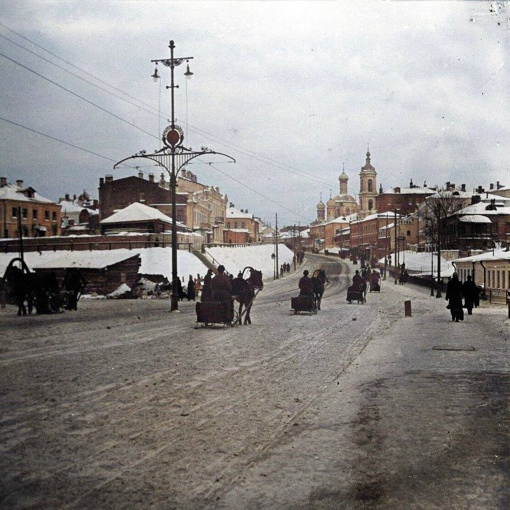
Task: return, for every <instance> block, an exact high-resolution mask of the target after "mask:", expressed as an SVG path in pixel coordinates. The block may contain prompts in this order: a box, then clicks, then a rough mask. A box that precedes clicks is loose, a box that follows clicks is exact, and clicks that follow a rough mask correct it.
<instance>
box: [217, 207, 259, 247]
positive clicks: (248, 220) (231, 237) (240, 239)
mask: <svg viewBox="0 0 510 510" xmlns="http://www.w3.org/2000/svg"><path fill="white" fill-rule="evenodd" d="M259 227H260V221H259V220H258V219H256V218H255V217H254V216H253V214H250V213H249V212H248V209H246V210H244V209H241V210H239V209H236V208H235V207H234V204H230V205H229V207H228V208H227V214H226V221H225V230H224V242H225V243H232V244H237V243H256V242H259V241H260V234H259Z"/></svg>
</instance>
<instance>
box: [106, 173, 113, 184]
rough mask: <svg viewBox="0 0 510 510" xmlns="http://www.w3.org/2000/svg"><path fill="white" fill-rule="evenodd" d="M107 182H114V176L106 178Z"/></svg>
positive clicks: (110, 175)
mask: <svg viewBox="0 0 510 510" xmlns="http://www.w3.org/2000/svg"><path fill="white" fill-rule="evenodd" d="M106 182H113V175H112V174H109V175H107V176H106Z"/></svg>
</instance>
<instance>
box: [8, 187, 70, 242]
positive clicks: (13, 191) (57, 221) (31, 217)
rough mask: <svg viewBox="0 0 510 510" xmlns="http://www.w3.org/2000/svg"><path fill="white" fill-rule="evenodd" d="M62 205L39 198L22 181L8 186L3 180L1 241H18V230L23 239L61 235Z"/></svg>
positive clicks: (34, 191)
mask: <svg viewBox="0 0 510 510" xmlns="http://www.w3.org/2000/svg"><path fill="white" fill-rule="evenodd" d="M60 210H61V208H60V205H58V204H56V203H55V202H52V201H51V200H49V199H47V198H44V197H42V196H41V195H39V194H38V193H37V192H36V190H35V189H34V188H32V187H30V186H28V187H27V186H25V185H24V183H23V181H22V180H17V181H16V184H15V185H14V184H9V183H8V182H7V178H6V177H0V225H1V228H2V237H4V238H15V237H18V235H19V227H21V233H22V235H23V236H24V237H45V236H58V235H60V232H61V230H60V227H61V217H60Z"/></svg>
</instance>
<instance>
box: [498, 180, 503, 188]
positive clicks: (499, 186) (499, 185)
mask: <svg viewBox="0 0 510 510" xmlns="http://www.w3.org/2000/svg"><path fill="white" fill-rule="evenodd" d="M502 187H503V186H501V184H500V183H499V181H496V189H501V188H502Z"/></svg>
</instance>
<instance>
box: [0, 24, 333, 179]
mask: <svg viewBox="0 0 510 510" xmlns="http://www.w3.org/2000/svg"><path fill="white" fill-rule="evenodd" d="M0 26H2V27H4V28H5V29H7V30H9V31H11V32H12V33H14V34H16V35H17V36H19V37H21V38H22V39H24V40H26V41H28V42H30V43H31V44H33V45H34V46H36V47H38V48H40V49H41V50H43V51H46V52H47V53H49V54H50V55H52V56H53V57H55V58H57V59H59V60H61V61H62V62H64V63H66V64H67V65H70V66H72V67H73V68H74V69H77V70H78V71H80V72H82V73H84V74H86V75H87V76H90V77H91V78H93V79H94V80H97V81H99V82H100V83H103V84H104V85H106V86H107V87H109V88H111V89H113V90H116V91H118V92H120V93H121V94H123V95H125V96H126V97H129V98H130V99H133V101H136V103H137V104H135V103H133V102H132V101H128V100H127V99H125V98H123V97H120V96H118V95H117V94H114V93H112V92H111V91H109V90H106V89H104V88H103V87H100V86H99V85H97V84H95V83H93V82H91V81H90V80H87V79H85V78H83V77H81V76H79V75H77V74H76V73H73V72H71V71H69V70H68V69H65V68H64V67H62V66H60V65H58V64H56V63H54V62H51V61H50V60H48V59H46V58H45V57H43V56H41V55H39V54H38V53H35V52H33V51H32V50H30V49H28V48H26V47H25V46H23V45H21V44H19V43H16V42H15V41H13V40H12V39H9V38H8V37H6V36H4V35H2V34H0V36H1V37H3V38H4V39H6V40H8V41H9V42H11V43H12V44H14V45H16V46H18V47H20V48H22V49H24V50H25V51H27V52H29V53H31V54H33V55H35V56H37V57H39V58H41V59H42V60H44V61H45V62H48V63H50V64H52V65H54V66H55V67H57V68H59V69H61V70H63V71H65V72H66V73H68V74H71V75H73V76H75V77H76V78H78V79H80V80H82V81H84V82H86V83H88V84H90V85H92V86H94V87H96V88H98V89H99V90H102V91H103V92H106V93H107V94H111V95H113V96H114V97H116V98H117V99H120V100H121V101H125V102H127V103H128V104H130V105H132V106H135V107H137V108H141V109H142V110H143V111H145V112H146V113H149V114H151V115H157V116H160V118H165V117H163V116H161V114H160V112H159V111H157V110H156V109H155V108H153V107H152V106H151V105H149V104H147V103H145V102H143V101H141V100H140V99H137V98H135V97H133V96H130V95H129V94H127V93H126V92H124V91H122V90H121V89H118V88H116V87H114V86H113V85H110V84H109V83H107V82H105V81H104V80H102V79H101V78H98V77H97V76H95V75H93V74H92V73H89V72H88V71H86V70H84V69H82V68H80V67H78V66H76V65H75V64H73V63H72V62H69V61H68V60H66V59H64V58H62V57H60V56H59V55H57V54H55V53H54V52H51V51H49V50H47V49H46V48H44V47H43V46H41V45H39V44H37V43H36V42H34V41H32V40H31V39H29V38H27V37H25V36H23V35H22V34H20V33H19V32H16V31H15V30H13V29H11V28H9V27H7V26H6V25H4V24H3V23H1V22H0ZM139 105H143V106H139ZM144 107H146V108H149V110H147V109H146V108H144ZM187 126H188V127H189V128H191V131H193V132H195V133H196V134H199V135H200V136H203V137H205V138H208V139H209V140H212V141H217V142H219V143H222V144H225V145H226V146H227V147H229V148H231V149H233V150H236V151H238V152H239V153H240V154H244V155H245V156H248V157H251V158H253V159H255V160H260V161H263V162H265V163H266V164H269V165H270V166H273V167H276V168H280V169H282V170H284V171H287V172H290V173H292V174H293V175H299V176H302V177H305V178H307V179H310V180H312V181H317V182H320V183H321V184H330V181H326V180H325V179H321V178H320V177H317V176H315V175H311V174H308V173H306V172H301V171H299V170H297V169H296V168H294V167H291V166H289V165H286V164H284V163H282V162H280V161H276V160H274V159H272V158H269V157H267V156H264V155H261V154H259V153H257V152H255V151H252V150H250V149H247V148H245V147H242V146H240V145H238V144H235V143H233V142H231V141H228V140H225V139H223V138H221V137H218V136H216V135H213V134H211V133H208V132H207V131H205V130H202V129H200V128H198V127H196V126H193V125H191V124H188V123H187Z"/></svg>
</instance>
